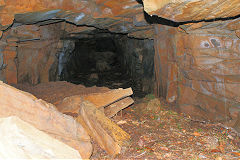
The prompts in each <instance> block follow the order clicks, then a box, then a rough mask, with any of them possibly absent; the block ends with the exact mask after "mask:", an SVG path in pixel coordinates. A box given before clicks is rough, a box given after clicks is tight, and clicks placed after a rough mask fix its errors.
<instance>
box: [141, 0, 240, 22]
mask: <svg viewBox="0 0 240 160" xmlns="http://www.w3.org/2000/svg"><path fill="white" fill-rule="evenodd" d="M143 3H144V10H145V11H146V12H147V13H148V14H150V15H157V16H159V17H162V18H166V19H169V20H172V21H175V22H184V21H199V20H208V19H215V18H228V17H234V16H237V15H239V14H240V11H239V7H240V3H239V0H191V1H187V0H143Z"/></svg>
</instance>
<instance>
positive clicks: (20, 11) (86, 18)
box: [0, 0, 153, 38]
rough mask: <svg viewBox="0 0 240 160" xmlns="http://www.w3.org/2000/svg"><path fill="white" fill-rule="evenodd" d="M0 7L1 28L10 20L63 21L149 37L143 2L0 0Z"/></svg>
mask: <svg viewBox="0 0 240 160" xmlns="http://www.w3.org/2000/svg"><path fill="white" fill-rule="evenodd" d="M0 9H1V14H0V28H1V30H5V29H6V28H7V27H9V26H10V25H12V24H13V22H15V25H22V24H36V23H38V22H40V23H38V25H44V24H48V23H54V22H57V21H67V22H70V23H73V24H76V25H77V26H83V25H84V26H90V27H96V28H100V29H106V28H107V29H108V30H109V31H111V32H117V33H128V35H129V36H134V37H138V38H150V37H153V32H152V28H153V27H152V25H149V24H148V23H147V22H146V21H145V19H144V13H143V6H142V4H140V3H138V2H137V1H136V0H121V1H117V0H21V1H15V0H0ZM85 28H86V29H87V27H85ZM82 29H83V27H81V31H82ZM142 31H144V32H145V33H146V34H142Z"/></svg>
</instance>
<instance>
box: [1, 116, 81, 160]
mask: <svg viewBox="0 0 240 160" xmlns="http://www.w3.org/2000/svg"><path fill="white" fill-rule="evenodd" d="M0 136H1V139H0V158H1V159H65V158H67V159H81V156H80V154H79V153H78V151H77V150H75V149H73V148H71V147H69V146H67V145H66V144H64V143H62V142H60V141H59V140H57V139H54V138H52V137H51V136H49V135H47V134H46V133H44V132H43V131H40V130H38V129H36V128H35V127H33V126H32V125H30V124H29V123H26V122H24V121H22V120H21V119H19V118H18V117H8V118H0Z"/></svg>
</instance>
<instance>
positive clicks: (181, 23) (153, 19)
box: [144, 11, 240, 27]
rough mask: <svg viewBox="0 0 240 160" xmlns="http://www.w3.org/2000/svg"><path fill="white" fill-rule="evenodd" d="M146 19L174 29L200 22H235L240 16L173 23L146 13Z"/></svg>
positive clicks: (151, 22)
mask: <svg viewBox="0 0 240 160" xmlns="http://www.w3.org/2000/svg"><path fill="white" fill-rule="evenodd" d="M144 17H145V20H146V21H147V22H148V23H149V24H162V25H167V26H172V27H178V26H180V25H184V24H188V23H200V22H215V21H227V20H234V19H237V18H240V15H237V16H234V17H227V18H214V19H209V20H205V19H204V20H199V21H185V22H175V21H171V20H168V19H165V18H162V17H158V16H156V15H152V16H150V15H149V14H148V13H146V12H145V11H144Z"/></svg>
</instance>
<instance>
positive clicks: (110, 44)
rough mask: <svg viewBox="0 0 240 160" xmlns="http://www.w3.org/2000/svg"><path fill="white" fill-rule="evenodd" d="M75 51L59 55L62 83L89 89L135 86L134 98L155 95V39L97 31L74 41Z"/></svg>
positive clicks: (133, 87)
mask: <svg viewBox="0 0 240 160" xmlns="http://www.w3.org/2000/svg"><path fill="white" fill-rule="evenodd" d="M74 43H75V47H74V49H73V51H72V52H70V53H64V55H62V56H59V57H60V58H59V63H60V64H61V61H64V63H62V64H63V65H62V69H61V70H62V71H61V72H60V80H63V81H68V82H71V83H74V84H82V85H85V86H87V87H91V86H98V87H103V86H104V87H108V88H111V89H116V88H128V87H132V89H133V92H134V96H136V97H143V96H145V95H146V94H148V93H152V92H153V77H154V76H153V73H154V72H153V68H154V64H153V63H154V45H153V40H149V39H135V38H129V37H127V35H124V34H114V33H110V32H101V31H97V32H94V34H88V35H87V36H83V37H82V38H78V39H74Z"/></svg>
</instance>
